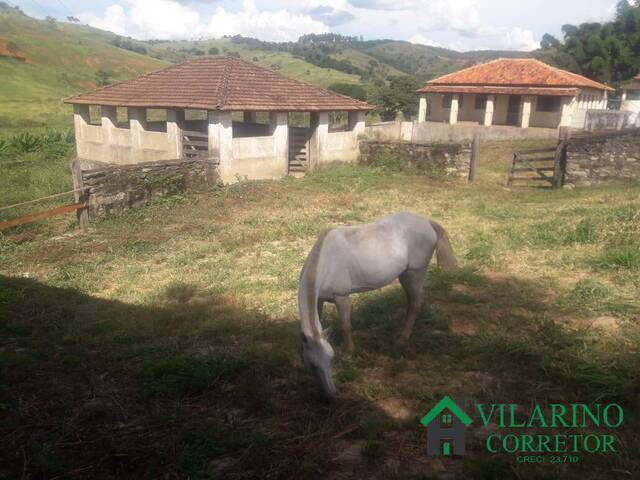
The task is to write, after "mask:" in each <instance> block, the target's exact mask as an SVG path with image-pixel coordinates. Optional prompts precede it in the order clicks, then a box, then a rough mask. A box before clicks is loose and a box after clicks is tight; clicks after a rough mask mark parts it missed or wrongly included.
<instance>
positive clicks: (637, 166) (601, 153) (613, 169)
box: [563, 128, 640, 186]
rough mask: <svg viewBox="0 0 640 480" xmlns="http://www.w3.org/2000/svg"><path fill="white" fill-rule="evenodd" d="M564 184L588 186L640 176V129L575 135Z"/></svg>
mask: <svg viewBox="0 0 640 480" xmlns="http://www.w3.org/2000/svg"><path fill="white" fill-rule="evenodd" d="M564 171H565V173H564V181H563V184H564V185H567V186H588V185H596V184H599V183H606V182H608V181H611V180H621V179H634V178H635V179H639V178H640V129H638V128H634V129H629V130H622V131H619V132H608V133H601V134H592V135H581V136H576V137H572V138H571V139H570V140H569V143H568V145H567V149H566V163H565V168H564Z"/></svg>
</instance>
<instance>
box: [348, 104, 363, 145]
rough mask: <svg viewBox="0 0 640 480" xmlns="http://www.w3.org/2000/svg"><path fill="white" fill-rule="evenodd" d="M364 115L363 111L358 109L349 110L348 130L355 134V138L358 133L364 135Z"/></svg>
mask: <svg viewBox="0 0 640 480" xmlns="http://www.w3.org/2000/svg"><path fill="white" fill-rule="evenodd" d="M365 116H366V113H365V112H361V111H358V110H356V111H351V112H349V130H351V131H352V132H353V133H354V134H355V135H356V138H357V137H358V135H364V130H365Z"/></svg>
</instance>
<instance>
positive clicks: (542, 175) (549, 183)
mask: <svg viewBox="0 0 640 480" xmlns="http://www.w3.org/2000/svg"><path fill="white" fill-rule="evenodd" d="M566 149H567V142H566V141H561V142H559V143H558V145H557V146H556V147H548V148H536V149H532V150H520V151H517V152H513V162H512V164H511V170H510V171H509V177H508V179H507V185H513V184H514V182H518V184H519V186H530V185H531V183H529V182H534V183H535V184H537V186H543V187H551V188H558V187H561V186H562V179H563V177H564V166H565V163H566V159H565V157H566ZM519 182H526V183H519ZM539 182H544V183H542V184H541V183H539Z"/></svg>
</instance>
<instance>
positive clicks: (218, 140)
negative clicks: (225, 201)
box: [208, 111, 236, 183]
mask: <svg viewBox="0 0 640 480" xmlns="http://www.w3.org/2000/svg"><path fill="white" fill-rule="evenodd" d="M208 122H209V156H210V157H212V158H214V159H217V160H218V162H219V163H218V175H220V180H222V182H223V183H233V182H235V181H236V177H235V175H234V174H233V170H232V169H233V129H232V123H231V112H220V111H210V112H209V113H208Z"/></svg>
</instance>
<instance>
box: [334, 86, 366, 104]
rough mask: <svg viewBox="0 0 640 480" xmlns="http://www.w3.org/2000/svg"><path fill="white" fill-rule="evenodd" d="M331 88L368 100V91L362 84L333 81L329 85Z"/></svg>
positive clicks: (343, 93) (337, 91)
mask: <svg viewBox="0 0 640 480" xmlns="http://www.w3.org/2000/svg"><path fill="white" fill-rule="evenodd" d="M329 90H331V91H333V92H336V93H341V94H342V95H347V96H348V97H352V98H356V99H358V100H362V101H363V102H364V101H366V100H367V91H366V90H365V89H364V88H363V87H362V86H361V85H358V84H355V83H332V84H331V85H329Z"/></svg>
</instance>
